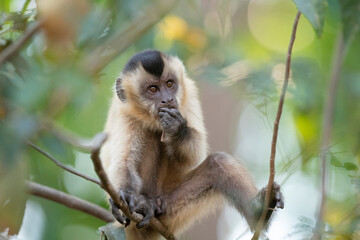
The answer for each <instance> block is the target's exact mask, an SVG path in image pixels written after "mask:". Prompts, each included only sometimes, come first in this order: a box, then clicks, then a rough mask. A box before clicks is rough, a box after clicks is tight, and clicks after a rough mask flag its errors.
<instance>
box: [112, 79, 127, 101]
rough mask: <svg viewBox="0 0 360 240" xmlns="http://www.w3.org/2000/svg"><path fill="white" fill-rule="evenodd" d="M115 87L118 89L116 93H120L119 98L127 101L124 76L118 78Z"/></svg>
mask: <svg viewBox="0 0 360 240" xmlns="http://www.w3.org/2000/svg"><path fill="white" fill-rule="evenodd" d="M115 89H116V94H117V95H118V97H119V99H120V100H121V101H122V102H125V101H126V96H125V91H124V89H123V88H122V78H121V77H119V78H118V79H116V85H115Z"/></svg>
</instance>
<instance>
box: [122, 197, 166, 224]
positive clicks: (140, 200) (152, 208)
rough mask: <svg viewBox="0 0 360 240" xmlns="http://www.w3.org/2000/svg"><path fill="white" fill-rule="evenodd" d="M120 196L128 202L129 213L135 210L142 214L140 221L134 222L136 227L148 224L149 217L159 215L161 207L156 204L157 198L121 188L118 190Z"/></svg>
mask: <svg viewBox="0 0 360 240" xmlns="http://www.w3.org/2000/svg"><path fill="white" fill-rule="evenodd" d="M120 197H121V199H122V200H123V201H124V202H126V203H127V204H128V206H129V211H130V212H131V213H133V212H136V213H139V214H141V215H143V219H142V220H141V222H138V223H137V224H136V227H137V228H143V227H146V226H147V225H148V224H149V222H150V220H151V218H153V217H154V216H159V215H161V209H160V207H159V206H158V205H157V200H155V199H151V198H147V197H146V196H144V195H141V194H136V193H133V192H127V191H122V190H120Z"/></svg>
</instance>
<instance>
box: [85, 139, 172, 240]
mask: <svg viewBox="0 0 360 240" xmlns="http://www.w3.org/2000/svg"><path fill="white" fill-rule="evenodd" d="M106 138H107V134H105V133H100V134H98V135H96V136H95V137H94V140H95V141H94V146H95V148H94V149H93V150H92V152H91V159H92V161H93V164H94V169H95V172H96V173H97V175H98V176H99V178H100V180H101V183H102V186H103V189H104V190H105V191H106V192H107V193H108V194H109V195H110V197H111V198H112V200H113V201H114V202H115V203H116V204H117V205H118V206H119V207H120V209H121V210H122V211H123V213H124V214H125V215H126V216H127V217H129V218H130V219H131V220H132V221H134V222H140V221H141V220H142V219H143V217H142V216H141V215H140V214H137V213H133V214H131V213H130V211H129V209H128V208H127V206H126V204H125V203H124V202H123V201H122V200H121V199H120V196H119V194H118V193H117V192H116V191H115V188H114V186H113V185H112V184H111V182H110V180H109V178H108V176H107V174H106V172H105V170H104V168H103V166H102V163H101V159H100V148H101V146H102V144H103V143H104V142H105V140H106ZM149 225H150V226H151V227H152V228H153V229H154V230H155V231H157V232H159V233H160V234H161V235H163V236H164V237H165V238H166V239H169V240H175V237H174V236H173V235H172V234H171V233H169V232H168V231H167V230H166V229H165V227H164V226H163V225H162V224H161V223H160V222H159V221H158V220H157V219H156V218H152V219H151V221H150V223H149Z"/></svg>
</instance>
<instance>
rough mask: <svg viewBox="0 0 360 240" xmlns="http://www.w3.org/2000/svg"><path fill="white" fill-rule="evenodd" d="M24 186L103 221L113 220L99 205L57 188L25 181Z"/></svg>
mask: <svg viewBox="0 0 360 240" xmlns="http://www.w3.org/2000/svg"><path fill="white" fill-rule="evenodd" d="M26 186H27V189H28V192H29V193H30V194H32V195H35V196H38V197H42V198H46V199H49V200H51V201H54V202H57V203H60V204H63V205H65V206H67V207H69V208H72V209H75V210H78V211H81V212H84V213H87V214H90V215H92V216H94V217H96V218H98V219H101V220H103V221H105V222H113V221H115V219H114V217H113V215H112V214H111V213H110V212H109V211H107V210H105V209H104V208H102V207H99V206H98V205H96V204H93V203H90V202H87V201H85V200H83V199H80V198H77V197H74V196H71V195H69V194H67V193H64V192H61V191H59V190H56V189H53V188H50V187H47V186H44V185H41V184H38V183H34V182H30V181H27V182H26Z"/></svg>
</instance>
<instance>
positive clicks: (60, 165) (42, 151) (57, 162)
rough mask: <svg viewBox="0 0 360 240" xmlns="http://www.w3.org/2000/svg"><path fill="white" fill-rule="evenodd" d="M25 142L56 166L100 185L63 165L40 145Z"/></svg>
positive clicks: (96, 181) (97, 182)
mask: <svg viewBox="0 0 360 240" xmlns="http://www.w3.org/2000/svg"><path fill="white" fill-rule="evenodd" d="M27 144H28V145H29V146H30V147H32V148H33V149H35V150H36V151H38V152H39V153H41V154H42V155H44V156H45V157H47V158H48V159H50V160H51V161H52V162H53V163H55V164H56V165H57V166H58V167H61V168H62V169H64V170H65V171H68V172H70V173H72V174H75V175H77V176H79V177H82V178H84V179H85V180H88V181H90V182H93V183H96V184H97V185H99V186H100V187H101V183H100V182H99V181H98V180H96V179H95V178H92V177H89V176H86V175H84V174H82V173H80V172H78V171H76V170H74V169H72V168H69V167H67V166H65V165H64V164H62V163H61V162H60V161H58V160H57V159H56V158H54V157H53V156H52V155H50V154H49V153H47V152H46V151H44V150H43V149H41V148H40V147H38V146H36V145H35V144H33V143H32V142H29V141H27Z"/></svg>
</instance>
